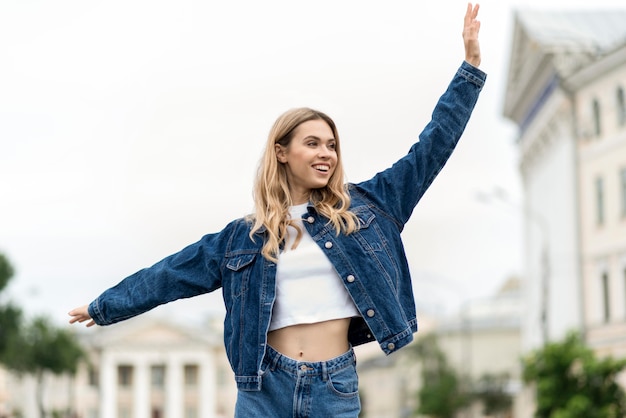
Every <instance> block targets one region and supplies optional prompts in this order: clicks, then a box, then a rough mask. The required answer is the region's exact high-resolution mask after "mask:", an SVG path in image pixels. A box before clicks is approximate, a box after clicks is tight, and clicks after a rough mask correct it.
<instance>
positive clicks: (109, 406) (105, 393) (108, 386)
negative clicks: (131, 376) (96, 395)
mask: <svg viewBox="0 0 626 418" xmlns="http://www.w3.org/2000/svg"><path fill="white" fill-rule="evenodd" d="M99 373H100V382H99V383H100V416H101V417H102V418H116V417H117V364H116V363H115V361H114V360H113V358H112V357H111V355H110V354H108V353H107V352H103V353H102V358H101V359H100V371H99Z"/></svg>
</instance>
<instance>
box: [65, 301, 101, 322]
mask: <svg viewBox="0 0 626 418" xmlns="http://www.w3.org/2000/svg"><path fill="white" fill-rule="evenodd" d="M87 306H88V305H84V306H80V307H78V308H74V309H72V310H71V311H70V312H69V315H70V316H71V318H70V324H73V323H75V322H81V323H82V322H85V321H89V322H87V326H88V327H91V326H94V325H96V322H95V321H94V320H93V319H92V318H91V315H89V311H88V310H87Z"/></svg>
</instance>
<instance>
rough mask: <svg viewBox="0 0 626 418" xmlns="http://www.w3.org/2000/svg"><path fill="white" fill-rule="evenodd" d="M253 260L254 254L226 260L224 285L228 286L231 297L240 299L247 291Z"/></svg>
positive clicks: (235, 256)
mask: <svg viewBox="0 0 626 418" xmlns="http://www.w3.org/2000/svg"><path fill="white" fill-rule="evenodd" d="M255 258H256V254H237V255H233V256H230V257H228V258H227V259H226V277H225V278H224V285H228V287H229V288H230V294H231V295H232V297H234V298H237V297H240V296H241V295H242V294H243V293H245V292H246V291H247V290H248V283H250V274H251V271H252V267H253V266H254V259H255Z"/></svg>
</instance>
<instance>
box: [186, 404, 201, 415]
mask: <svg viewBox="0 0 626 418" xmlns="http://www.w3.org/2000/svg"><path fill="white" fill-rule="evenodd" d="M185 418H198V409H197V408H196V407H195V406H187V407H186V408H185Z"/></svg>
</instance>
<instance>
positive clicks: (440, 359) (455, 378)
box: [414, 334, 471, 418]
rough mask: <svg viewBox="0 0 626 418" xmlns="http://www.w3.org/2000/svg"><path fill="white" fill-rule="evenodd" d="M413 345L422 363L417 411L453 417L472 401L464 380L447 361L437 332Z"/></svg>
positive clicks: (430, 414) (444, 417)
mask: <svg viewBox="0 0 626 418" xmlns="http://www.w3.org/2000/svg"><path fill="white" fill-rule="evenodd" d="M414 347H415V348H414V350H415V352H416V354H417V356H418V358H419V359H420V361H421V363H422V385H421V388H420V390H419V392H418V399H419V406H418V409H417V411H416V412H417V413H418V414H421V415H429V416H432V417H437V418H452V417H454V415H455V414H456V412H457V411H459V410H460V409H461V408H463V407H465V406H467V405H468V404H469V403H470V401H471V398H470V396H469V395H468V393H467V391H466V390H465V389H464V388H465V384H464V381H463V379H462V378H461V377H460V376H459V375H458V374H457V373H456V371H455V370H454V369H453V368H452V367H451V366H450V365H449V364H448V360H447V358H446V355H445V354H444V353H443V351H441V349H440V348H439V345H438V343H437V337H436V336H435V335H434V334H429V335H426V336H425V337H423V338H422V339H421V340H420V341H418V342H417V343H416V344H415V346H414Z"/></svg>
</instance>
